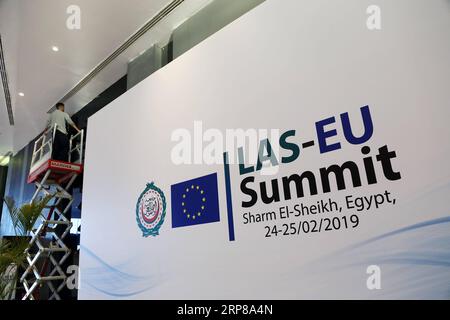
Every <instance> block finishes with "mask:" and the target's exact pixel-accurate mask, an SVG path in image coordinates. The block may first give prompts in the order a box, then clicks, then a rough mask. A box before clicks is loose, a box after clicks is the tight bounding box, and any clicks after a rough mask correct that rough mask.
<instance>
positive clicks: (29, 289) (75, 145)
mask: <svg viewBox="0 0 450 320" xmlns="http://www.w3.org/2000/svg"><path fill="white" fill-rule="evenodd" d="M55 133H56V126H55V127H54V128H52V130H51V131H50V130H49V131H47V132H45V133H44V134H43V135H42V136H41V137H40V138H39V139H38V140H36V142H35V144H34V149H33V156H32V161H31V169H30V174H29V176H28V182H29V183H34V184H35V185H36V191H35V193H34V195H33V197H32V199H31V201H34V200H35V199H36V198H37V197H39V196H47V195H51V196H53V197H54V203H53V204H52V205H48V206H46V207H45V209H44V210H43V212H42V214H41V219H40V224H39V226H38V228H37V229H36V230H33V231H32V232H31V240H30V243H29V246H28V248H27V250H26V254H27V262H28V266H27V268H26V269H25V272H24V273H23V275H22V277H21V278H20V281H21V282H22V283H23V286H24V288H25V291H26V293H25V295H24V297H23V300H26V299H30V300H34V299H35V297H34V295H33V293H34V292H35V290H36V289H38V288H39V287H41V286H43V285H44V284H47V285H48V287H49V289H50V291H51V295H50V300H52V299H57V300H59V299H60V296H59V292H60V291H61V290H62V289H63V288H64V286H65V284H66V280H67V276H66V274H65V272H64V270H63V269H62V268H61V265H62V264H63V263H64V262H65V261H66V260H67V258H68V257H69V256H70V249H69V248H68V247H67V246H66V245H65V243H64V238H65V237H66V236H67V234H68V233H69V231H70V228H71V227H72V223H71V222H70V221H69V220H68V219H67V218H66V216H65V215H66V213H67V211H68V210H69V209H70V207H71V205H72V202H73V197H72V195H71V194H70V192H69V190H70V188H71V186H72V184H73V183H74V181H75V179H76V178H77V176H78V175H79V174H80V173H81V172H82V170H83V165H82V161H83V141H84V131H83V130H81V131H80V132H79V133H77V134H76V135H73V136H72V137H71V138H70V148H69V157H68V159H69V161H68V162H65V161H59V160H52V159H51V155H52V151H53V139H54V137H55ZM63 200H68V201H67V203H65V204H64V206H62V201H63ZM61 206H62V208H61ZM57 229H58V230H57ZM61 255H62V256H61ZM57 256H59V257H57ZM40 259H47V260H46V262H45V264H44V266H46V265H47V262H50V263H51V267H50V270H49V272H48V274H46V275H43V274H42V273H43V271H44V270H42V271H41V272H39V270H38V267H37V263H38V261H39V260H40ZM43 269H44V268H43ZM54 282H58V284H57V285H56V284H55V283H54Z"/></svg>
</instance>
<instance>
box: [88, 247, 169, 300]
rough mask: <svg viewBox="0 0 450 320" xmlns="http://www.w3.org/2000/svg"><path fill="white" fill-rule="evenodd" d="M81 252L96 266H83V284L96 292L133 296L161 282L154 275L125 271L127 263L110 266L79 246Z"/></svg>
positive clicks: (117, 296) (121, 297)
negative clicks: (141, 274)
mask: <svg viewBox="0 0 450 320" xmlns="http://www.w3.org/2000/svg"><path fill="white" fill-rule="evenodd" d="M80 247H81V250H82V252H83V254H85V255H87V256H89V258H90V259H92V260H93V261H95V264H96V265H97V266H96V267H88V268H83V269H82V270H81V272H82V278H83V285H88V286H89V287H91V288H92V289H94V290H95V291H97V292H100V293H102V294H103V295H107V296H109V297H111V298H118V299H123V298H127V297H133V296H135V295H138V294H140V293H143V292H146V291H148V290H151V289H153V288H155V287H156V286H158V285H159V284H160V282H161V279H160V278H157V277H156V276H138V275H134V274H131V273H129V272H126V271H124V270H121V269H125V268H126V265H127V264H124V265H122V266H111V265H110V264H108V263H107V262H105V261H104V260H102V259H101V258H100V257H98V256H97V255H96V254H95V253H94V252H92V251H91V250H89V249H88V248H86V247H85V246H80Z"/></svg>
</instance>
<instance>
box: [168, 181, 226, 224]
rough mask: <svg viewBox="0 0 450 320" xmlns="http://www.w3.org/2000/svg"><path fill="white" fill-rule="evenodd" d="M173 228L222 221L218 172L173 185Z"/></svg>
mask: <svg viewBox="0 0 450 320" xmlns="http://www.w3.org/2000/svg"><path fill="white" fill-rule="evenodd" d="M171 194H172V197H171V198H172V228H178V227H185V226H192V225H195V224H203V223H210V222H217V221H220V216H219V195H218V189H217V173H213V174H209V175H207V176H203V177H200V178H196V179H192V180H188V181H184V182H180V183H177V184H174V185H172V187H171Z"/></svg>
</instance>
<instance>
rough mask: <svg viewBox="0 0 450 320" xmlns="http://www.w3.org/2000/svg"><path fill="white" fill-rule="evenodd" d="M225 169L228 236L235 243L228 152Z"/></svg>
mask: <svg viewBox="0 0 450 320" xmlns="http://www.w3.org/2000/svg"><path fill="white" fill-rule="evenodd" d="M223 168H224V173H225V191H226V193H227V213H228V235H229V239H230V241H234V222H233V201H232V200H231V179H230V165H229V164H228V152H224V153H223Z"/></svg>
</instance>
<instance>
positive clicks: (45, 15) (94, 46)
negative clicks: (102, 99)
mask: <svg viewBox="0 0 450 320" xmlns="http://www.w3.org/2000/svg"><path fill="white" fill-rule="evenodd" d="M210 1H211V0H186V1H185V2H184V3H183V4H181V5H180V6H179V7H178V8H177V9H176V10H175V11H174V12H172V13H171V14H170V15H169V16H167V17H166V18H165V19H164V20H163V21H161V22H159V23H158V24H157V25H156V26H155V27H154V28H152V29H151V30H150V31H148V32H147V33H146V34H145V35H143V36H142V37H141V38H139V40H138V41H136V42H135V43H134V44H133V45H132V46H131V47H130V48H128V49H127V50H126V51H125V52H124V53H122V54H121V55H120V56H118V57H117V58H116V59H115V60H114V61H113V62H112V63H110V64H109V65H108V66H107V67H106V68H105V69H103V70H102V71H101V72H100V73H99V74H98V75H97V76H96V77H95V78H94V79H92V80H91V81H90V82H89V83H88V85H86V86H85V87H84V88H83V89H82V90H80V91H79V92H78V93H77V94H76V95H74V96H73V97H71V98H70V99H69V100H67V101H66V111H68V113H69V114H73V113H74V112H76V111H78V110H79V109H80V108H82V107H83V106H84V105H86V104H87V103H89V102H90V101H91V100H93V99H94V98H95V97H96V96H97V95H98V94H100V93H101V92H102V91H103V90H105V89H106V88H107V87H109V86H110V85H111V84H113V83H114V82H116V81H117V80H118V79H119V78H121V77H122V76H123V75H125V74H126V70H127V62H128V61H130V60H131V59H132V58H134V57H136V56H137V55H138V54H139V53H141V52H142V51H144V50H145V49H147V48H149V47H150V46H151V45H152V44H154V43H162V42H164V41H166V42H167V41H168V39H169V36H170V33H171V31H172V30H173V29H174V28H175V27H176V26H178V25H179V24H180V23H182V22H183V21H184V20H186V19H187V18H189V17H190V16H191V15H192V14H194V13H195V12H197V11H198V10H199V9H201V8H202V7H203V6H205V5H206V4H207V3H209V2H210ZM170 2H171V0H127V1H123V0H58V1H55V0H33V1H28V0H0V34H1V37H2V42H3V49H4V55H5V63H6V69H7V73H8V78H9V87H10V92H11V99H12V105H13V112H14V120H15V125H14V126H10V125H9V121H8V115H7V110H6V105H5V98H4V94H3V90H0V155H3V154H5V153H7V152H8V151H13V152H14V153H16V152H17V151H19V150H20V149H21V148H22V147H24V146H25V145H26V144H27V143H28V142H29V141H30V140H31V139H33V138H34V137H36V136H37V135H38V134H39V133H40V132H41V131H42V130H43V129H44V126H45V122H46V119H47V111H48V110H49V109H50V108H51V107H52V106H53V105H54V104H55V103H56V102H57V101H59V99H61V98H62V97H63V96H64V95H65V94H66V93H67V92H68V91H70V89H72V88H73V87H74V86H75V85H76V84H77V83H78V82H79V81H80V80H81V79H82V78H83V77H84V76H85V75H86V74H88V73H89V71H91V70H92V69H93V68H94V67H95V66H96V65H97V64H99V63H100V62H101V61H102V60H104V59H105V58H106V57H107V56H109V55H110V54H111V53H112V52H113V51H114V50H115V49H116V48H117V47H119V46H120V45H121V44H122V43H124V42H125V41H126V39H127V38H128V37H130V36H131V35H132V34H133V33H134V32H135V31H136V30H138V29H139V28H140V27H141V26H142V25H144V24H145V23H146V22H147V21H148V20H150V19H151V18H152V17H153V16H155V15H156V14H157V13H158V12H159V11H160V10H161V9H162V8H164V6H166V5H167V4H168V3H170ZM70 5H77V6H79V8H80V9H81V29H79V30H70V29H68V28H67V27H66V20H67V19H68V18H69V16H70V15H69V14H68V13H66V10H67V7H69V6H70ZM52 46H57V47H58V48H59V51H58V52H54V51H53V50H52ZM19 92H23V93H24V96H19Z"/></svg>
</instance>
